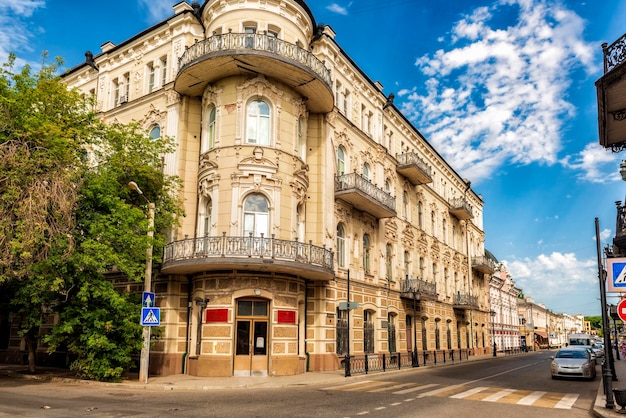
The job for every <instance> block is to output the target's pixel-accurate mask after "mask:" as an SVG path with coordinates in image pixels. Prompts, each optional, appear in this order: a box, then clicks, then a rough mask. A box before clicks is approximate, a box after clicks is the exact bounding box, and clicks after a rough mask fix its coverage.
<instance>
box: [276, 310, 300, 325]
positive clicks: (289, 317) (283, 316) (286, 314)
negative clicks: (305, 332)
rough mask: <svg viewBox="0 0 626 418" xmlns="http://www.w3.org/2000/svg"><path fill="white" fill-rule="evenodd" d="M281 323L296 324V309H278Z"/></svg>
mask: <svg viewBox="0 0 626 418" xmlns="http://www.w3.org/2000/svg"><path fill="white" fill-rule="evenodd" d="M278 323H279V324H295V323H296V311H278Z"/></svg>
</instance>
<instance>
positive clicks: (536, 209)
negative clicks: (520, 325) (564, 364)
mask: <svg viewBox="0 0 626 418" xmlns="http://www.w3.org/2000/svg"><path fill="white" fill-rule="evenodd" d="M175 3H176V1H175V0H174V1H170V0H109V1H108V2H107V3H106V5H103V4H102V3H99V2H81V3H80V4H79V5H78V4H77V3H76V2H75V1H70V0H0V61H2V62H5V60H6V56H7V54H8V53H9V52H15V53H16V54H17V55H18V58H19V59H20V62H28V63H31V64H32V65H35V66H37V65H38V63H40V61H41V53H42V51H48V55H49V57H56V56H60V57H62V58H63V59H64V60H65V63H66V66H67V67H73V66H74V65H77V64H79V63H81V62H83V61H84V53H85V51H87V50H90V51H92V52H93V53H94V54H97V53H98V52H99V51H100V46H101V45H102V44H104V43H105V42H107V41H111V42H113V43H115V44H119V43H121V42H123V41H125V40H126V39H128V38H130V37H132V36H133V35H135V34H136V33H138V32H140V31H142V30H143V29H146V28H147V27H149V26H151V25H152V24H154V23H157V22H159V21H160V20H162V19H164V18H166V17H167V16H169V15H170V14H171V13H172V6H173V4H175ZM307 4H308V5H309V7H310V8H311V10H312V11H313V14H314V16H315V19H316V21H317V23H323V24H327V25H330V26H331V27H332V28H333V29H334V30H335V32H336V33H337V37H336V41H337V42H338V43H339V45H340V46H341V47H342V48H343V49H344V50H345V51H346V52H347V53H348V55H350V57H351V58H352V59H353V60H354V61H355V62H356V63H357V65H359V66H360V67H361V69H362V70H363V71H365V73H366V74H367V75H368V76H369V77H370V78H371V79H372V80H373V81H379V82H381V83H382V84H383V86H384V88H385V93H386V94H388V93H394V94H395V96H396V101H395V104H396V106H397V107H398V108H400V109H402V111H403V112H404V114H405V115H406V116H407V117H408V118H409V119H410V120H411V121H413V123H414V125H415V126H416V127H417V128H418V129H419V130H420V132H422V134H424V135H425V136H426V137H427V139H428V140H429V141H430V142H431V143H432V144H433V146H434V147H435V148H436V149H437V150H438V152H439V153H440V154H442V155H443V156H444V157H445V158H446V159H447V160H448V161H449V163H450V164H451V166H452V167H453V168H454V169H455V170H456V171H457V172H459V173H460V174H461V175H462V176H463V177H465V178H468V179H469V180H471V182H472V188H473V189H474V190H475V191H476V192H477V193H478V194H480V195H482V197H483V199H484V201H485V207H484V226H485V233H486V247H487V249H489V250H490V251H491V252H492V253H493V254H494V255H495V256H496V257H497V258H498V260H500V261H503V262H505V263H506V265H507V268H508V270H509V272H510V273H511V276H512V277H513V279H514V280H515V282H516V284H517V286H518V287H519V288H521V289H523V290H524V293H525V294H526V296H532V297H533V298H534V299H535V301H536V302H538V303H544V304H545V305H546V307H547V308H549V309H551V310H552V311H554V312H566V313H570V314H577V313H582V314H585V315H599V314H600V302H599V296H600V291H599V283H598V276H597V253H596V241H595V225H594V219H595V218H596V217H598V218H599V220H600V229H601V237H602V247H604V246H605V245H606V244H607V243H609V242H610V241H611V238H612V236H613V235H614V234H615V217H616V210H615V201H616V200H623V199H624V196H625V193H626V183H624V182H623V181H622V180H621V178H620V176H619V172H618V170H619V162H620V161H621V160H622V159H623V158H626V157H624V156H623V155H621V154H613V153H611V152H610V151H605V150H603V149H602V148H601V147H600V146H599V145H598V133H597V106H596V93H595V86H594V82H595V81H596V80H597V79H598V78H599V77H600V76H601V75H602V70H603V67H602V50H601V46H600V45H601V44H602V43H603V42H608V43H609V44H610V43H612V42H614V41H615V40H617V39H618V38H619V37H620V36H622V35H623V34H624V33H626V0H603V1H602V2H598V1H595V0H594V1H591V0H587V1H570V0H562V1H559V0H499V1H498V0H496V1H489V0H449V1H445V2H444V1H416V0H412V1H411V0H386V1H384V2H381V1H374V0H360V1H359V0H353V1H339V0H337V1H334V2H333V1H332V0H315V1H313V0H310V1H308V2H307ZM49 59H50V58H49ZM617 301H618V299H617V295H613V294H609V302H610V303H617Z"/></svg>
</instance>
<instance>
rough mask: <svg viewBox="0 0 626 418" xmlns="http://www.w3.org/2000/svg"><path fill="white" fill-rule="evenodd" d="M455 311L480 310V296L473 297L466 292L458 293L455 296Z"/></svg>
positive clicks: (453, 305)
mask: <svg viewBox="0 0 626 418" xmlns="http://www.w3.org/2000/svg"><path fill="white" fill-rule="evenodd" d="M452 307H453V308H454V309H463V310H468V309H477V308H478V296H472V295H470V294H468V293H465V292H457V293H456V295H454V301H453V302H452Z"/></svg>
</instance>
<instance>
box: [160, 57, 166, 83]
mask: <svg viewBox="0 0 626 418" xmlns="http://www.w3.org/2000/svg"><path fill="white" fill-rule="evenodd" d="M166 83H167V57H162V58H161V86H164V85H165V84H166Z"/></svg>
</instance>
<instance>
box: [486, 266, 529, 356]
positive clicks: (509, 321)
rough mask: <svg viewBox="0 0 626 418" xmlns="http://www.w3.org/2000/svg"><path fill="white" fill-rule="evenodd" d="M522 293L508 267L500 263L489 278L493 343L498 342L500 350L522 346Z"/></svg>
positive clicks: (497, 345)
mask: <svg viewBox="0 0 626 418" xmlns="http://www.w3.org/2000/svg"><path fill="white" fill-rule="evenodd" d="M521 293H522V291H521V290H520V289H518V288H517V287H516V286H515V282H514V281H513V279H512V278H511V275H510V274H509V273H508V272H507V270H506V267H505V266H504V265H503V264H499V265H498V268H497V269H496V271H495V273H494V274H493V275H492V276H491V279H490V280H489V300H490V306H491V317H492V321H491V328H492V331H491V334H492V336H493V341H492V344H493V343H494V342H495V343H496V347H497V350H498V351H506V350H511V349H518V348H520V345H521V338H520V317H519V310H518V306H517V302H518V300H519V295H520V294H521Z"/></svg>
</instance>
